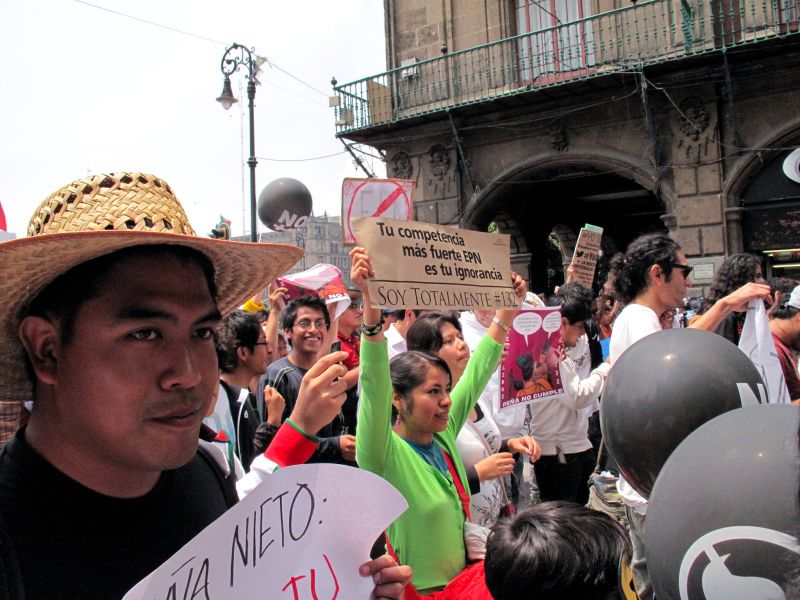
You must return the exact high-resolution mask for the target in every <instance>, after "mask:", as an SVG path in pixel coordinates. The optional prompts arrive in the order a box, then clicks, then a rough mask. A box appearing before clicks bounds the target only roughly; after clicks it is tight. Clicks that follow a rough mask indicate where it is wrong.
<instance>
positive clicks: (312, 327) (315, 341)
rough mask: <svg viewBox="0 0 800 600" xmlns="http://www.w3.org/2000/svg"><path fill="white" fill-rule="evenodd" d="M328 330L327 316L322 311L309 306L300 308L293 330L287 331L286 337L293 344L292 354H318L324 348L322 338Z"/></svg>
mask: <svg viewBox="0 0 800 600" xmlns="http://www.w3.org/2000/svg"><path fill="white" fill-rule="evenodd" d="M327 330H328V328H327V327H326V326H325V315H323V314H322V311H321V310H319V309H317V308H311V307H309V306H300V307H298V309H297V313H296V314H295V317H294V323H293V325H292V327H291V329H287V330H286V337H287V338H288V339H289V342H291V344H292V353H295V352H297V353H298V354H301V355H311V354H316V353H317V352H319V350H320V348H322V338H323V337H324V336H325V333H326V332H327Z"/></svg>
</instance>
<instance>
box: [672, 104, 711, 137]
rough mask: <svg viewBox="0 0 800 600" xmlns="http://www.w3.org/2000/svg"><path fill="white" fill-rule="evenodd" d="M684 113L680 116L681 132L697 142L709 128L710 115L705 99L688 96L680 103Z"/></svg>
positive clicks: (679, 125)
mask: <svg viewBox="0 0 800 600" xmlns="http://www.w3.org/2000/svg"><path fill="white" fill-rule="evenodd" d="M678 108H679V109H680V112H681V113H682V114H681V115H680V116H679V118H678V128H679V129H680V131H681V133H682V134H683V135H684V136H686V137H687V138H689V139H690V140H692V141H693V142H696V141H697V140H698V139H700V136H701V135H703V133H704V132H705V130H706V129H707V128H708V123H709V116H708V112H707V111H706V107H705V105H704V104H703V101H702V100H701V99H700V98H698V97H697V96H687V97H686V98H684V99H683V100H681V101H680V103H679V104H678Z"/></svg>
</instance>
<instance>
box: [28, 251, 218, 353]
mask: <svg viewBox="0 0 800 600" xmlns="http://www.w3.org/2000/svg"><path fill="white" fill-rule="evenodd" d="M139 258H148V259H149V258H154V259H160V260H163V259H165V258H176V259H177V260H179V261H180V262H183V263H185V264H195V265H197V266H199V267H200V268H201V269H203V273H204V274H205V276H206V282H207V283H208V291H209V293H210V294H211V298H212V299H213V300H214V302H215V303H216V301H217V287H216V284H215V282H214V266H213V264H212V263H211V260H210V259H209V258H208V257H207V256H206V255H205V254H203V253H202V252H200V251H199V250H195V249H193V248H187V247H186V246H176V245H172V244H157V245H156V244H154V245H143V246H132V247H130V248H123V249H122V250H117V251H116V252H112V253H111V254H106V255H104V256H100V257H98V258H95V259H92V260H90V261H87V262H85V263H81V264H79V265H77V266H76V267H73V268H72V269H70V270H69V271H67V272H66V273H62V274H61V275H59V276H58V277H57V278H56V279H54V280H53V281H52V282H51V283H50V284H48V285H47V287H46V288H44V289H43V290H42V291H41V292H40V293H39V295H38V296H36V298H34V300H33V301H32V302H31V303H30V305H29V307H28V309H27V310H26V311H23V316H39V317H46V318H49V319H53V320H57V321H58V322H59V324H60V326H61V343H62V344H64V345H67V344H69V342H70V340H71V339H72V332H73V327H74V325H75V316H76V315H77V314H78V311H79V310H80V309H81V307H82V306H83V304H84V303H85V302H87V301H89V300H91V299H93V298H97V297H98V296H99V295H100V294H101V292H102V290H103V284H104V283H105V282H106V280H107V279H108V276H109V275H110V274H111V272H112V271H113V270H114V269H115V268H116V267H117V266H118V264H119V263H120V262H121V261H123V260H128V259H139Z"/></svg>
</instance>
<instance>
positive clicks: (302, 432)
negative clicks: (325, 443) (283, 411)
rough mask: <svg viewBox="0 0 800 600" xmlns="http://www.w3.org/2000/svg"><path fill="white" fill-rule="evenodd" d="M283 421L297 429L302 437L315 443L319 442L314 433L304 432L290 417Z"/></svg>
mask: <svg viewBox="0 0 800 600" xmlns="http://www.w3.org/2000/svg"><path fill="white" fill-rule="evenodd" d="M285 423H286V424H287V425H288V426H289V427H291V428H292V429H294V430H295V431H297V433H299V434H301V435H302V436H303V437H304V438H306V439H307V440H308V441H310V442H314V443H315V444H318V443H319V438H318V437H317V436H316V435H311V434H310V433H306V432H305V431H303V429H302V428H301V427H300V426H299V425H298V424H297V423H295V422H294V421H292V420H291V419H286V421H285Z"/></svg>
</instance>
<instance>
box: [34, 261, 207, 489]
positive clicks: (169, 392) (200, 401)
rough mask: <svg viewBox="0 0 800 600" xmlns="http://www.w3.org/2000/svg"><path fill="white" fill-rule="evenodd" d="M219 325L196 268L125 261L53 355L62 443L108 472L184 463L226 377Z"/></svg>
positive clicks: (183, 264) (81, 311)
mask: <svg viewBox="0 0 800 600" xmlns="http://www.w3.org/2000/svg"><path fill="white" fill-rule="evenodd" d="M218 322H219V312H218V310H217V308H216V306H215V304H214V302H213V300H212V298H211V294H210V292H209V290H208V284H207V281H206V277H205V275H204V273H203V270H202V269H201V268H200V267H199V266H197V265H196V264H192V263H186V262H184V261H181V260H178V259H176V258H174V257H169V256H167V257H165V258H159V259H154V258H142V257H136V258H126V259H122V260H121V261H120V262H119V263H118V264H117V265H115V267H114V269H113V270H112V271H111V273H110V274H109V275H108V278H107V279H106V281H105V282H104V283H103V284H102V289H101V290H100V294H99V296H98V297H96V298H93V299H90V300H88V301H86V302H85V303H84V305H83V306H82V307H81V308H80V309H79V311H78V312H77V314H76V316H75V321H74V328H73V335H72V339H71V340H70V342H69V343H68V344H67V345H61V344H60V343H59V344H57V346H56V347H55V348H54V351H53V353H54V355H55V357H56V360H57V370H56V378H55V383H54V384H53V388H54V389H53V393H54V396H53V399H52V402H53V405H54V406H55V410H57V411H58V415H59V419H60V422H59V427H60V428H61V429H62V430H63V432H64V440H65V441H63V442H62V443H65V444H68V445H70V444H71V449H72V450H75V449H77V452H78V454H79V455H80V454H81V453H82V455H83V456H82V459H83V460H84V461H85V465H86V468H94V469H96V470H102V469H107V471H108V473H109V474H115V475H123V476H124V474H125V473H130V474H133V473H134V472H136V473H137V474H138V475H141V474H142V473H143V472H146V473H158V472H160V471H162V470H165V469H175V468H177V467H180V466H182V465H184V464H186V463H187V462H188V461H189V460H190V459H191V457H192V456H193V455H194V453H195V451H196V450H197V440H198V434H199V430H200V423H201V421H202V419H203V416H204V415H205V414H206V412H207V410H208V407H209V404H210V403H211V401H212V397H213V390H214V385H215V382H216V379H217V377H218V371H217V359H216V354H215V352H214V343H213V330H214V327H215V326H216V324H217V323H218ZM35 412H36V409H35V408H34V414H35ZM34 418H35V416H34ZM54 442H55V443H59V442H58V441H55V440H54ZM79 457H80V456H79ZM98 472H101V471H98Z"/></svg>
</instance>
